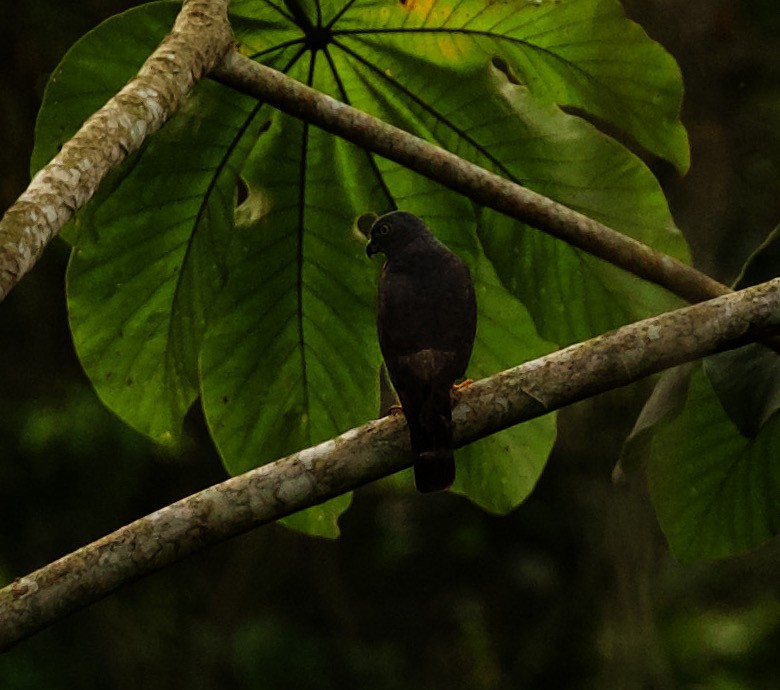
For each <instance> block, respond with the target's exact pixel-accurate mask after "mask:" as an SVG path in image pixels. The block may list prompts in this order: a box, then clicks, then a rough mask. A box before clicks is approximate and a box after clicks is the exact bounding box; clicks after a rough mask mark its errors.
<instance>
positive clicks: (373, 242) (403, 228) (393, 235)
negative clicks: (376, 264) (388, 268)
mask: <svg viewBox="0 0 780 690" xmlns="http://www.w3.org/2000/svg"><path fill="white" fill-rule="evenodd" d="M420 238H431V239H433V235H432V234H431V231H430V230H429V229H428V226H427V225H426V224H425V223H423V222H422V221H421V220H420V219H419V218H418V217H417V216H415V215H413V214H412V213H409V212H408V211H392V212H391V213H386V214H385V215H383V216H380V217H379V218H377V219H376V220H375V221H374V224H373V225H372V226H371V231H370V232H369V241H368V244H367V245H366V254H368V256H373V255H374V254H384V255H385V256H387V257H388V258H391V257H392V256H394V255H397V254H398V253H399V252H401V251H402V250H403V249H404V248H405V247H406V246H407V245H409V243H410V242H412V241H414V240H417V239H420Z"/></svg>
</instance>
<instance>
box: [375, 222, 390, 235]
mask: <svg viewBox="0 0 780 690" xmlns="http://www.w3.org/2000/svg"><path fill="white" fill-rule="evenodd" d="M376 231H377V234H379V235H386V234H387V233H388V232H390V226H389V225H388V224H387V223H380V224H379V225H377V226H376Z"/></svg>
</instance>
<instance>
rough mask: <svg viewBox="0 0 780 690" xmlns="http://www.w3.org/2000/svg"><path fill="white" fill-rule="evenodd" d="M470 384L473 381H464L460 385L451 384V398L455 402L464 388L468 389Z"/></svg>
mask: <svg viewBox="0 0 780 690" xmlns="http://www.w3.org/2000/svg"><path fill="white" fill-rule="evenodd" d="M472 383H474V380H473V379H464V380H463V381H461V382H460V383H453V384H452V397H453V399H454V400H455V401H457V400H458V399H459V398H460V394H461V393H462V392H463V390H464V389H465V388H468V387H469V386H470V385H471V384H472Z"/></svg>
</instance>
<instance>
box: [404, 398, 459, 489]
mask: <svg viewBox="0 0 780 690" xmlns="http://www.w3.org/2000/svg"><path fill="white" fill-rule="evenodd" d="M407 422H409V432H410V437H411V442H412V453H413V454H414V482H415V485H416V486H417V490H418V491H420V492H421V493H428V492H430V491H443V490H444V489H447V488H449V487H450V486H451V485H452V482H454V481H455V458H454V456H453V451H452V409H451V401H450V389H449V386H447V387H441V388H440V389H438V388H437V389H434V390H433V391H430V392H429V394H428V397H427V398H426V399H425V400H424V401H423V404H422V408H421V409H420V413H419V416H418V417H417V419H416V423H415V420H414V419H413V420H411V421H410V420H409V419H408V418H407Z"/></svg>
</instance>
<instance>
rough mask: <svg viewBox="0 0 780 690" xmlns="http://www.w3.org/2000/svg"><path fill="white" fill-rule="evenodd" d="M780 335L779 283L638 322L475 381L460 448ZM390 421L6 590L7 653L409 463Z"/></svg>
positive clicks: (0, 624)
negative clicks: (128, 588) (121, 593)
mask: <svg viewBox="0 0 780 690" xmlns="http://www.w3.org/2000/svg"><path fill="white" fill-rule="evenodd" d="M778 329H780V278H777V279H775V280H773V281H771V282H769V283H764V284H762V285H759V286H757V287H753V288H748V289H747V290H743V291H741V292H736V293H732V294H729V295H726V296H722V297H718V298H716V299H713V300H711V301H708V302H704V303H702V304H698V305H695V306H692V307H686V308H685V309H680V310H677V311H673V312H668V313H666V314H663V315H661V316H657V317H654V318H652V319H647V320H645V321H639V322H637V323H634V324H631V325H629V326H624V327H623V328H620V329H618V330H617V331H613V332H611V333H607V334H605V335H602V336H600V337H598V338H595V339H593V340H589V341H586V342H583V343H579V344H577V345H572V346H571V347H568V348H566V349H564V350H560V351H558V352H555V353H552V354H550V355H547V356H545V357H542V358H540V359H537V360H534V361H532V362H528V363H526V364H523V365H521V366H518V367H515V368H513V369H509V370H507V371H503V372H500V373H498V374H496V375H494V376H491V377H490V378H487V379H483V380H482V381H477V382H476V383H473V384H472V385H471V386H469V387H468V388H466V389H464V390H463V392H462V393H461V394H460V396H459V403H458V405H457V407H456V408H455V409H454V411H453V419H454V421H455V425H456V441H457V443H458V445H464V444H466V443H470V442H471V441H474V440H476V439H479V438H482V437H484V436H487V435H489V434H492V433H495V432H497V431H499V430H501V429H504V428H507V427H509V426H512V425H515V424H518V423H520V422H522V421H525V420H527V419H531V418H533V417H537V416H540V415H543V414H545V413H547V412H550V411H551V410H555V409H558V408H560V407H563V406H565V405H568V404H570V403H573V402H576V401H577V400H582V399H584V398H586V397H589V396H591V395H595V394H597V393H600V392H604V391H606V390H611V389H613V388H617V387H620V386H624V385H626V384H628V383H631V382H633V381H637V380H639V379H641V378H643V377H645V376H648V375H650V374H653V373H656V372H658V371H660V370H662V369H665V368H668V367H672V366H675V365H677V364H681V363H683V362H687V361H691V360H694V359H698V358H701V357H704V356H706V355H709V354H712V353H713V352H716V351H718V350H722V349H727V348H729V347H735V346H737V345H740V344H743V343H745V342H748V341H750V340H752V339H755V338H757V337H760V336H762V335H765V334H767V333H769V332H776V331H777V330H778ZM410 460H411V456H410V454H409V451H408V442H407V434H406V432H405V429H404V421H403V418H402V417H392V416H391V417H385V418H384V419H380V420H377V421H373V422H369V423H368V424H365V425H364V426H361V427H358V428H356V429H352V430H351V431H348V432H346V433H345V434H342V435H341V436H338V437H337V438H334V439H331V440H329V441H326V442H325V443H321V444H320V445H318V446H315V447H313V448H308V449H306V450H302V451H300V452H298V453H295V454H294V455H290V456H288V457H286V458H283V459H281V460H277V461H276V462H273V463H271V464H268V465H265V466H263V467H260V468H258V469H256V470H252V471H250V472H247V473H246V474H243V475H241V476H238V477H234V478H232V479H229V480H227V481H225V482H223V483H221V484H218V485H215V486H212V487H210V488H208V489H205V490H203V491H201V492H199V493H197V494H194V495H192V496H189V497H188V498H184V499H182V500H180V501H178V502H176V503H174V504H172V505H170V506H167V507H165V508H162V509H160V510H158V511H157V512H155V513H152V514H151V515H148V516H146V517H144V518H141V519H140V520H136V521H135V522H133V523H131V524H129V525H127V526H126V527H123V528H122V529H120V530H117V531H116V532H114V533H112V534H110V535H108V536H106V537H104V538H102V539H100V540H98V541H96V542H94V543H92V544H89V545H87V546H84V547H83V548H81V549H79V550H78V551H75V552H73V553H71V554H69V555H67V556H65V557H63V558H61V559H59V560H58V561H55V562H54V563H51V564H50V565H47V566H45V567H43V568H41V569H40V570H37V571H36V572H34V573H31V574H30V575H27V576H25V577H21V578H19V579H17V580H15V581H14V582H13V583H12V584H10V585H8V586H7V587H5V588H4V589H2V590H0V650H4V649H7V648H8V647H10V646H11V645H13V644H15V643H17V642H19V641H20V640H22V639H24V638H26V637H29V636H30V635H32V634H34V633H35V632H37V631H39V630H41V629H43V628H45V627H47V626H48V625H51V624H52V623H54V622H55V621H56V620H58V619H59V618H61V617H63V616H65V615H66V614H67V613H69V612H71V611H74V610H76V609H79V608H82V607H84V606H87V605H88V604H91V603H93V602H95V601H97V600H98V599H100V598H102V597H104V596H106V595H107V594H109V593H110V592H112V591H113V590H115V589H117V588H118V587H120V586H122V585H124V584H126V583H128V582H131V581H133V580H136V579H138V578H139V577H142V576H144V575H147V574H149V573H152V572H154V571H156V570H159V569H160V568H162V567H164V566H166V565H169V564H170V563H173V562H174V561H177V560H180V559H182V558H184V557H185V556H187V555H189V554H191V553H193V552H195V551H197V550H199V549H202V548H203V547H205V546H207V545H208V544H212V543H215V542H218V541H222V540H224V539H227V538H228V537H231V536H235V535H237V534H241V533H243V532H246V531H248V530H250V529H252V528H254V527H257V526H258V525H262V524H265V523H268V522H271V521H273V520H276V519H278V518H280V517H283V516H285V515H289V514H290V513H293V512H296V511H298V510H302V509H304V508H307V507H309V506H312V505H316V504H318V503H322V502H323V501H326V500H327V499H329V498H332V497H334V496H337V495H339V494H342V493H344V492H346V491H350V490H352V489H355V488H357V487H359V486H361V485H363V484H366V483H367V482H370V481H373V480H375V479H378V478H380V477H383V476H385V475H388V474H391V473H393V472H397V471H399V470H401V469H403V468H405V467H407V466H408V465H409V464H410Z"/></svg>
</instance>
